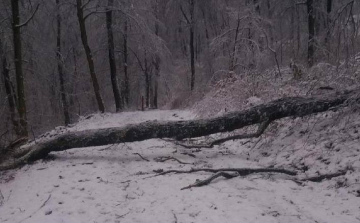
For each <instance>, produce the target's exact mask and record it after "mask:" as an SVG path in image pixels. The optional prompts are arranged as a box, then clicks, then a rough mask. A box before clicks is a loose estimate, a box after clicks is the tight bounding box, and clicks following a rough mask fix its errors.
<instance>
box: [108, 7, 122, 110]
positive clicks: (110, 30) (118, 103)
mask: <svg viewBox="0 0 360 223" xmlns="http://www.w3.org/2000/svg"><path fill="white" fill-rule="evenodd" d="M113 5H114V0H108V7H109V11H107V12H106V28H107V35H108V48H109V49H108V50H109V64H110V76H111V85H112V89H113V94H114V99H115V107H116V112H119V111H120V110H121V109H122V106H121V97H120V90H119V86H118V81H117V74H116V60H115V46H114V34H113V27H112V11H111V10H110V9H111V8H112V7H113Z"/></svg>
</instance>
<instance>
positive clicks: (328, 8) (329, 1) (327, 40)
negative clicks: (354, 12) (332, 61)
mask: <svg viewBox="0 0 360 223" xmlns="http://www.w3.org/2000/svg"><path fill="white" fill-rule="evenodd" d="M331 12H332V0H327V1H326V13H327V21H326V36H325V46H326V48H327V50H328V57H329V56H330V39H331V22H332V19H331Z"/></svg>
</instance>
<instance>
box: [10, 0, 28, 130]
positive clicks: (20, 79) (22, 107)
mask: <svg viewBox="0 0 360 223" xmlns="http://www.w3.org/2000/svg"><path fill="white" fill-rule="evenodd" d="M11 10H12V30H13V43H14V61H15V73H16V85H17V98H18V113H19V117H20V128H21V129H20V131H21V135H23V136H27V135H28V131H27V117H26V99H25V86H24V74H23V68H22V50H21V27H20V12H19V11H20V10H19V1H18V0H12V1H11Z"/></svg>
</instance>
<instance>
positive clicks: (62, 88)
mask: <svg viewBox="0 0 360 223" xmlns="http://www.w3.org/2000/svg"><path fill="white" fill-rule="evenodd" d="M56 6H57V16H56V26H57V38H56V48H57V52H56V57H57V67H58V74H59V82H60V95H61V102H62V107H63V113H64V121H65V125H69V124H70V114H69V103H68V100H67V98H66V92H65V79H64V70H63V60H62V54H61V33H62V32H61V12H60V0H56Z"/></svg>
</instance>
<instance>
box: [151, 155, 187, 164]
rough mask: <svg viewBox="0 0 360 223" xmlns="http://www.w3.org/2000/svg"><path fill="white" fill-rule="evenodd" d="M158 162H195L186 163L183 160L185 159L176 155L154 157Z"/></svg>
mask: <svg viewBox="0 0 360 223" xmlns="http://www.w3.org/2000/svg"><path fill="white" fill-rule="evenodd" d="M154 160H155V161H156V162H161V163H163V162H165V161H168V160H174V161H176V162H178V163H180V164H193V163H186V162H183V161H180V160H179V159H177V158H175V157H172V156H162V157H157V158H155V159H154Z"/></svg>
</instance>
